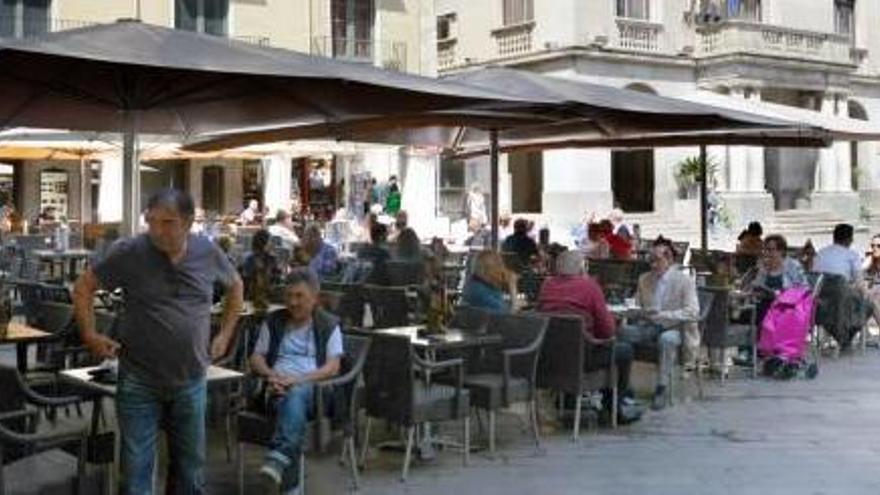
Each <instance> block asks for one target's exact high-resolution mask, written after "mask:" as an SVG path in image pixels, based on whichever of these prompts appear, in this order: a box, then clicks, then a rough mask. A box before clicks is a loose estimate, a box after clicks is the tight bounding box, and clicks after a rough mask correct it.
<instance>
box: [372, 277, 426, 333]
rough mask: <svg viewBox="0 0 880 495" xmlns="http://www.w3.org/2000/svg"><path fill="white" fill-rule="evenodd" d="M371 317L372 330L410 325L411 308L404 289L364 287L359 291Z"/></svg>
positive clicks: (376, 286) (375, 286)
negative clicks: (368, 307)
mask: <svg viewBox="0 0 880 495" xmlns="http://www.w3.org/2000/svg"><path fill="white" fill-rule="evenodd" d="M361 293H362V294H363V297H364V301H365V302H366V303H367V304H369V306H370V311H371V313H372V315H373V328H392V327H405V326H408V325H410V324H411V323H412V320H413V318H412V312H413V308H412V305H411V302H410V298H409V296H408V295H407V291H406V287H383V286H378V285H364V286H363V289H362V291H361Z"/></svg>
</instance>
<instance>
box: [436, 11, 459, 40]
mask: <svg viewBox="0 0 880 495" xmlns="http://www.w3.org/2000/svg"><path fill="white" fill-rule="evenodd" d="M457 35H458V33H457V25H456V16H455V14H444V15H438V16H437V41H447V40H451V39H454V38H455V37H456V36H457Z"/></svg>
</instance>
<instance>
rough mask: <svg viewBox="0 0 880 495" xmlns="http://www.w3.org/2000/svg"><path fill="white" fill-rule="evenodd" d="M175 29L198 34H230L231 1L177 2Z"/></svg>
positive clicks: (190, 0) (183, 0)
mask: <svg viewBox="0 0 880 495" xmlns="http://www.w3.org/2000/svg"><path fill="white" fill-rule="evenodd" d="M174 27H175V28H177V29H184V30H186V31H195V32H197V33H205V34H213V35H215V36H226V35H227V34H228V33H229V29H228V27H229V0H175V3H174Z"/></svg>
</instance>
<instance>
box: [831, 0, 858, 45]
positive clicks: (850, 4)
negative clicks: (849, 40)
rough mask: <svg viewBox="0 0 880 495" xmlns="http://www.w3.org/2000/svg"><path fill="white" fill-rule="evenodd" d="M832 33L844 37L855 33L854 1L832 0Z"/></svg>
mask: <svg viewBox="0 0 880 495" xmlns="http://www.w3.org/2000/svg"><path fill="white" fill-rule="evenodd" d="M834 32H835V33H837V34H841V35H844V36H852V35H853V33H854V32H855V1H854V0H834Z"/></svg>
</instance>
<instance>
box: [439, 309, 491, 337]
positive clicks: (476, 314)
mask: <svg viewBox="0 0 880 495" xmlns="http://www.w3.org/2000/svg"><path fill="white" fill-rule="evenodd" d="M447 326H448V327H449V328H454V329H457V330H463V331H465V332H468V333H474V334H481V333H485V332H486V330H487V329H488V327H489V312H488V311H486V310H485V309H482V308H477V307H474V306H468V305H465V304H463V305H459V306H456V307H455V309H454V312H453V313H452V320H450V322H449V324H448V325H447Z"/></svg>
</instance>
